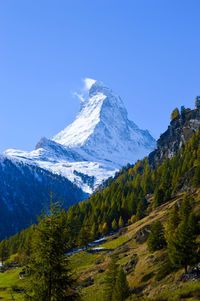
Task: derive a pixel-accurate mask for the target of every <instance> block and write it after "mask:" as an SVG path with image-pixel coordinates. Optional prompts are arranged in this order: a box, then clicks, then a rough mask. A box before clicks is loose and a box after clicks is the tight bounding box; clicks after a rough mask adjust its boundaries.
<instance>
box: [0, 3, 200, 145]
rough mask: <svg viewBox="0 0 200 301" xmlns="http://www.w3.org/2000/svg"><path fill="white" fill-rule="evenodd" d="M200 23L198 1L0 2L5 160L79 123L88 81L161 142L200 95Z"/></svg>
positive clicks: (0, 120)
mask: <svg viewBox="0 0 200 301" xmlns="http://www.w3.org/2000/svg"><path fill="white" fill-rule="evenodd" d="M199 13H200V1H199V0H196V1H195V0H190V1H189V0H187V1H184V0H163V1H160V0H151V1H149V0H137V1H136V0H101V1H100V0H63V1H62V0H54V1H52V0H48V1H47V0H29V1H27V0H17V1H16V0H1V1H0V41H1V42H0V151H4V150H5V149H7V148H19V149H24V150H31V149H33V148H34V147H35V144H36V143H37V142H38V140H39V139H40V137H41V136H46V137H48V138H50V137H52V136H53V135H54V134H56V133H57V132H58V131H60V130H61V129H63V128H64V127H66V126H67V125H68V124H69V123H70V122H72V121H73V119H74V118H75V115H76V113H77V111H78V107H79V101H78V99H77V98H75V97H74V96H73V92H74V91H77V90H79V89H80V88H81V87H82V81H81V80H82V79H83V78H85V77H90V78H95V79H98V80H101V81H103V82H104V83H106V84H107V85H108V86H110V87H111V88H112V89H113V90H114V91H115V92H116V93H118V94H119V95H120V96H121V98H122V99H123V101H124V103H125V106H126V108H127V110H128V113H129V118H130V119H132V120H133V121H134V122H135V123H136V124H138V125H139V126H140V127H142V128H147V129H149V130H150V131H151V132H152V133H153V134H154V135H156V136H157V137H159V135H160V133H162V132H163V131H164V130H166V129H167V126H168V124H169V120H170V113H171V111H172V110H173V108H174V107H176V106H178V107H180V106H181V105H185V106H186V107H188V106H189V107H194V99H195V96H196V95H199V94H200V21H199Z"/></svg>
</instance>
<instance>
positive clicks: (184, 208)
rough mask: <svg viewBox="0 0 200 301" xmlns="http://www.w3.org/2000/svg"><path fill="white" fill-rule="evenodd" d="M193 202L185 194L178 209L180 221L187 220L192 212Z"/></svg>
mask: <svg viewBox="0 0 200 301" xmlns="http://www.w3.org/2000/svg"><path fill="white" fill-rule="evenodd" d="M193 202H194V199H193V198H192V197H191V196H190V195H188V194H185V196H184V198H183V200H182V202H181V207H180V214H179V216H180V219H181V220H182V221H183V220H185V219H188V218H189V216H190V213H191V212H192V204H193Z"/></svg>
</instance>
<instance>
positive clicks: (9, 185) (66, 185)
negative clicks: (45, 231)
mask: <svg viewBox="0 0 200 301" xmlns="http://www.w3.org/2000/svg"><path fill="white" fill-rule="evenodd" d="M51 192H52V195H53V201H54V200H56V201H60V202H61V204H63V206H64V207H65V208H66V209H67V208H69V206H71V205H73V204H75V203H76V202H79V201H80V200H82V199H84V198H85V197H86V196H87V195H86V194H84V193H83V191H82V190H81V189H80V188H78V187H76V186H75V185H74V184H72V183H71V182H70V181H68V180H67V179H66V178H64V177H61V176H59V175H54V174H52V173H51V172H49V171H47V170H44V169H41V168H39V167H37V166H32V167H31V168H30V167H29V166H28V165H26V164H23V163H22V162H18V161H16V162H14V161H13V160H12V161H11V160H9V159H8V158H4V157H2V156H0V212H1V218H0V240H1V239H3V238H4V237H9V236H10V235H13V234H15V233H16V232H18V231H21V229H23V228H27V227H28V226H30V224H31V223H36V222H37V216H38V215H40V214H41V212H42V210H44V209H47V208H48V206H49V202H50V194H51Z"/></svg>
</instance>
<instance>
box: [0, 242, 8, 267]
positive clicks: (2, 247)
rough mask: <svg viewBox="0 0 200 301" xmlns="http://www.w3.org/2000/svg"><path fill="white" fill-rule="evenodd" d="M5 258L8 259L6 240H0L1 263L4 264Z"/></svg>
mask: <svg viewBox="0 0 200 301" xmlns="http://www.w3.org/2000/svg"><path fill="white" fill-rule="evenodd" d="M6 259H8V248H7V245H6V241H5V240H2V242H1V243H0V261H1V263H2V265H3V264H4V261H5V260H6Z"/></svg>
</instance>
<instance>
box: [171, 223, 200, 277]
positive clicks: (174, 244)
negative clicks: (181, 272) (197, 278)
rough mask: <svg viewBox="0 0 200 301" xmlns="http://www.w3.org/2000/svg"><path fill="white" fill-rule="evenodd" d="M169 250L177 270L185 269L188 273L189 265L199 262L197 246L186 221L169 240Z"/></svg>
mask: <svg viewBox="0 0 200 301" xmlns="http://www.w3.org/2000/svg"><path fill="white" fill-rule="evenodd" d="M167 248H168V256H169V259H170V262H171V263H172V265H173V266H175V267H177V268H181V267H184V268H185V273H187V267H188V265H191V264H194V263H195V262H197V260H198V254H197V244H196V241H195V237H194V234H193V233H192V231H191V228H190V227H188V221H187V220H186V219H185V220H183V221H182V222H181V223H180V224H179V226H178V228H177V230H176V231H175V233H174V235H172V236H171V238H169V239H168V246H167Z"/></svg>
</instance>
